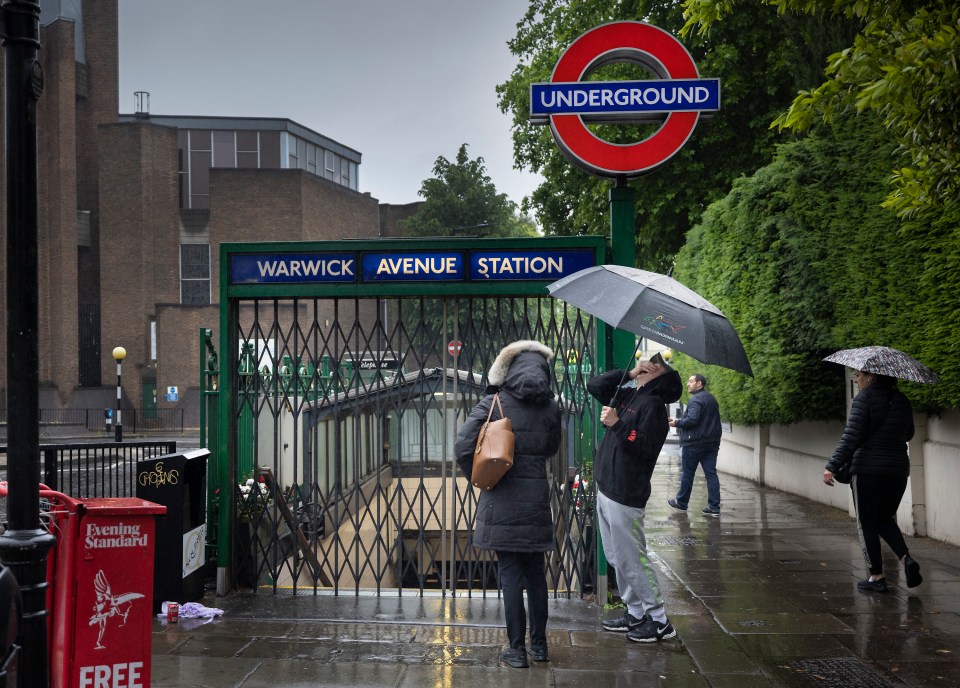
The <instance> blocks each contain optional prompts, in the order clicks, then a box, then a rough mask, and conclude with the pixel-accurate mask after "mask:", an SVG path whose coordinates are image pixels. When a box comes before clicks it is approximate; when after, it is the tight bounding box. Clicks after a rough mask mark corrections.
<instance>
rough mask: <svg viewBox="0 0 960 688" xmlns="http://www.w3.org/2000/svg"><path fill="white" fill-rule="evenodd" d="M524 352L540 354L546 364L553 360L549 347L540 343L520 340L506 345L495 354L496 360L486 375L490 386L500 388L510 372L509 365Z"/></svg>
mask: <svg viewBox="0 0 960 688" xmlns="http://www.w3.org/2000/svg"><path fill="white" fill-rule="evenodd" d="M526 351H532V352H534V353H538V354H540V355H541V356H543V357H544V358H545V359H547V363H550V361H552V360H553V351H552V350H551V349H550V347H548V346H546V345H545V344H541V343H540V342H537V341H534V340H531V339H521V340H520V341H517V342H513V343H512V344H507V345H506V346H505V347H503V349H502V350H501V351H500V353H499V354H497V358H496V360H494V362H493V365H492V366H490V373H489V374H488V375H487V379H488V380H489V382H490V384H491V385H496V386H497V387H501V386H502V385H503V383H504V382H505V381H506V379H507V371H508V370H510V365H511V364H512V363H513V362H514V360H516V358H517V356H519V355H520V354H522V353H524V352H526Z"/></svg>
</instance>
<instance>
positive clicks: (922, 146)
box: [684, 0, 960, 408]
mask: <svg viewBox="0 0 960 688" xmlns="http://www.w3.org/2000/svg"><path fill="white" fill-rule="evenodd" d="M763 1H764V2H765V3H766V4H768V5H770V6H772V7H775V8H776V9H777V10H778V11H779V12H781V13H782V14H783V16H784V18H785V19H786V18H787V17H789V16H791V14H790V13H810V14H818V15H823V14H826V13H832V15H834V16H835V15H842V16H845V17H853V18H856V19H858V20H859V21H860V22H861V24H862V30H861V31H860V32H859V33H858V34H857V35H856V36H855V38H854V40H852V41H850V43H848V44H847V47H846V48H845V49H844V50H842V51H840V52H837V53H835V54H833V55H831V56H830V57H829V60H828V63H827V66H826V71H825V80H822V83H821V84H820V85H819V86H817V87H816V88H813V89H812V90H809V91H805V92H802V93H801V94H800V95H799V96H798V97H797V98H796V99H795V100H794V102H793V104H792V105H791V107H790V108H789V110H788V111H787V112H786V113H784V114H781V116H780V117H779V118H778V119H777V120H776V122H775V124H776V126H777V127H779V128H781V129H793V130H796V131H802V130H805V129H807V128H809V127H811V126H813V125H814V124H815V123H816V122H817V121H823V122H832V121H834V120H836V119H838V118H841V117H846V116H848V115H851V114H854V113H856V114H858V115H860V116H861V117H864V118H865V117H866V116H868V115H874V116H879V117H880V118H881V121H882V122H883V125H884V126H885V128H886V130H887V131H888V132H889V133H890V134H892V135H893V136H892V138H893V140H894V142H895V143H896V144H897V147H896V149H895V150H894V151H891V153H890V159H892V160H893V162H892V163H888V166H887V168H886V169H887V172H888V174H887V180H888V181H887V184H888V186H887V193H886V197H885V200H883V205H884V206H885V207H886V208H888V209H890V210H892V211H894V212H896V213H897V214H898V215H899V217H900V218H901V220H902V223H901V224H900V226H899V227H898V230H897V233H896V238H895V241H896V242H897V243H898V245H899V246H900V248H901V249H902V251H903V252H904V253H905V254H906V255H908V256H909V259H910V260H909V263H907V264H906V265H907V267H905V269H904V271H903V272H901V273H900V275H896V273H894V277H895V278H896V277H902V278H905V279H903V281H905V282H906V281H911V282H912V280H913V279H916V281H917V284H916V288H917V297H916V298H915V299H912V300H911V299H907V298H904V297H903V295H902V293H900V292H899V291H896V292H894V293H897V294H898V295H899V298H898V299H896V300H891V302H889V303H888V304H887V305H888V308H889V312H887V313H880V314H878V315H879V317H888V316H889V315H892V314H902V313H909V314H910V315H911V317H912V321H911V322H909V323H903V325H904V327H906V328H907V331H909V337H908V340H909V342H908V349H907V350H908V351H910V352H911V353H912V354H914V355H916V356H918V357H920V358H921V359H922V360H923V361H924V362H925V363H927V364H928V365H930V366H931V367H933V368H934V369H935V370H937V371H938V372H939V373H940V375H941V378H942V379H943V380H944V382H943V383H941V384H939V385H935V386H933V387H927V388H924V389H922V390H917V391H915V392H914V394H913V398H914V399H915V400H920V401H921V403H923V404H925V405H926V406H927V407H937V408H949V407H950V406H958V405H960V389H958V385H957V384H956V383H955V382H954V381H955V380H957V379H958V376H960V340H958V338H957V337H956V335H955V328H956V322H957V320H958V319H960V280H958V279H957V275H958V268H960V146H958V145H957V142H958V141H960V109H958V108H957V103H958V102H960V74H958V54H960V6H958V5H957V4H956V3H955V2H953V0H911V1H909V2H907V1H905V0H888V1H887V2H862V0H763ZM745 2H746V3H748V4H745ZM753 2H756V0H686V2H685V3H684V5H685V8H686V10H685V12H686V16H687V23H686V25H685V27H684V31H685V32H690V31H691V30H692V28H693V27H694V26H695V25H697V24H699V25H700V35H701V36H704V37H707V36H709V35H710V33H712V32H713V29H714V27H715V26H721V25H722V24H723V23H725V22H726V21H728V20H732V19H734V18H735V17H736V16H737V15H738V14H740V13H741V12H749V11H750V6H749V5H751V4H752V3H753ZM720 19H723V21H720ZM887 269H889V268H887ZM891 336H893V335H891ZM865 343H875V344H876V343H892V341H891V340H889V339H888V340H887V341H886V342H884V341H882V340H875V341H872V342H865ZM844 345H845V346H854V345H856V344H853V343H850V342H846V343H845V344H844Z"/></svg>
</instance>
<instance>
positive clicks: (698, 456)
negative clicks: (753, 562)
mask: <svg viewBox="0 0 960 688" xmlns="http://www.w3.org/2000/svg"><path fill="white" fill-rule="evenodd" d="M706 387H707V378H705V377H704V376H703V375H700V374H699V373H697V374H696V375H691V376H690V379H688V380H687V392H689V393H690V401H689V402H688V403H687V410H686V411H685V412H684V414H683V418H671V419H670V427H671V428H678V429H679V430H680V463H681V471H682V472H681V476H680V489H679V490H678V491H677V496H676V498H674V499H668V500H667V504H669V505H670V506H672V507H673V508H674V509H679V510H680V511H686V510H687V504H688V503H689V502H690V492H691V490H693V479H694V477H695V476H696V474H697V466H701V467H703V477H704V478H705V479H706V481H707V506H705V507H704V508H703V512H702V513H703V514H704V515H706V516H719V515H720V478H718V477H717V454H719V453H720V436H721V435H722V434H723V429H722V428H721V427H720V405H719V404H718V403H717V398H716V397H715V396H713V395H712V394H710V392H708V391H707V389H706Z"/></svg>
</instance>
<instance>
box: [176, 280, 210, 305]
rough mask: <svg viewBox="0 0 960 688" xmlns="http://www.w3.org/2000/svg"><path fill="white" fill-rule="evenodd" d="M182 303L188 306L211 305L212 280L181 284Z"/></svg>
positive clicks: (190, 281) (189, 281) (191, 281)
mask: <svg viewBox="0 0 960 688" xmlns="http://www.w3.org/2000/svg"><path fill="white" fill-rule="evenodd" d="M180 303H182V304H184V305H187V306H206V305H207V304H209V303H210V280H185V281H183V282H180Z"/></svg>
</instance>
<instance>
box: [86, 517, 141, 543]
mask: <svg viewBox="0 0 960 688" xmlns="http://www.w3.org/2000/svg"><path fill="white" fill-rule="evenodd" d="M83 535H84V541H83V542H84V546H85V547H86V548H87V549H115V548H122V547H146V546H147V534H146V533H141V532H140V526H139V525H128V524H125V523H123V522H122V521H121V522H120V523H115V524H112V525H100V524H97V523H87V524H86V529H85V531H84V534H83Z"/></svg>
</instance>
